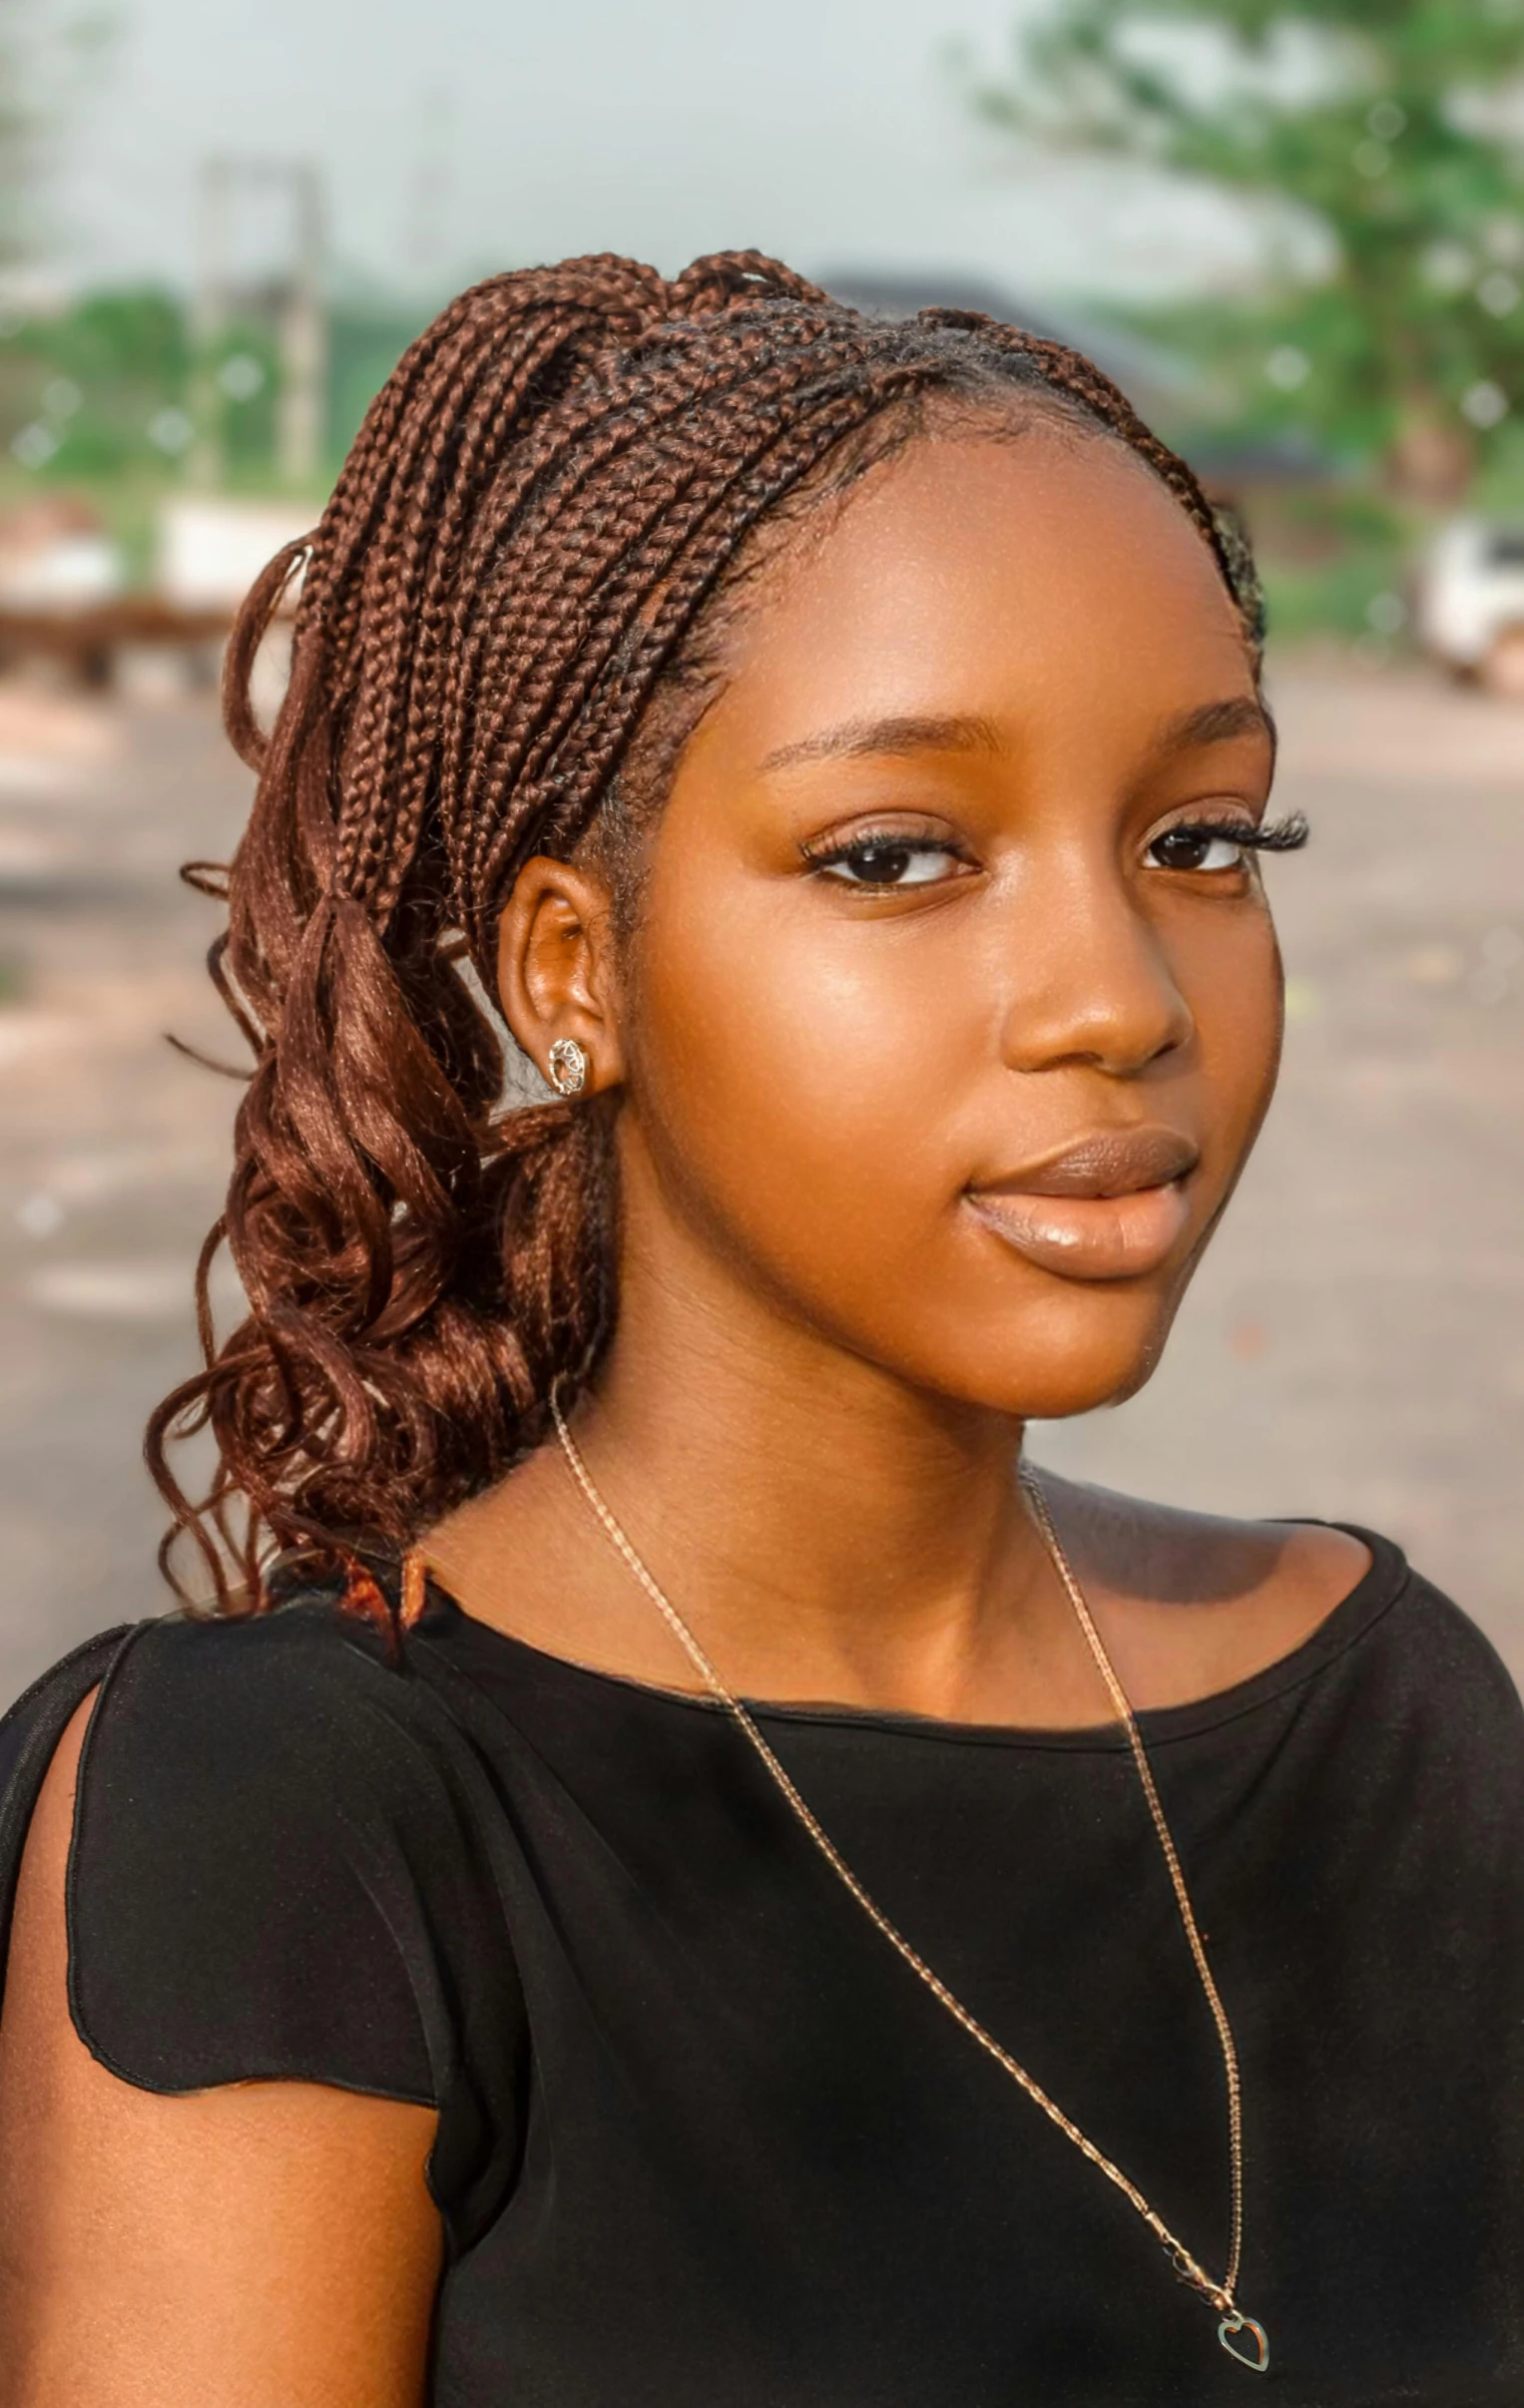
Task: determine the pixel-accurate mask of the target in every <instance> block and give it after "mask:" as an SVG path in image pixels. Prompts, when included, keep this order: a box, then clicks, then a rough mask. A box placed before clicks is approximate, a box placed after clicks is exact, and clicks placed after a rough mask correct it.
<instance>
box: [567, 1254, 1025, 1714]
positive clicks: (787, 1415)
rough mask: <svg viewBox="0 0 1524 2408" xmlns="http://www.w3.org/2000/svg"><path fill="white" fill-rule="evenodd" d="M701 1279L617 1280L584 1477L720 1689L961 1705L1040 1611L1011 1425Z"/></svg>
mask: <svg viewBox="0 0 1524 2408" xmlns="http://www.w3.org/2000/svg"><path fill="white" fill-rule="evenodd" d="M716 1285H718V1282H716V1281H714V1280H712V1279H711V1278H708V1277H706V1275H705V1266H704V1265H703V1264H702V1263H701V1262H695V1261H692V1260H690V1261H688V1262H686V1263H685V1264H684V1265H683V1276H682V1278H681V1279H677V1278H672V1277H665V1278H658V1277H655V1276H642V1275H641V1273H640V1270H639V1268H638V1267H637V1268H636V1269H635V1271H634V1275H632V1276H628V1277H627V1278H626V1281H625V1283H624V1287H623V1290H622V1297H621V1311H620V1322H619V1331H618V1335H617V1337H616V1339H615V1342H614V1344H613V1346H612V1347H611V1350H610V1353H609V1355H608V1357H607V1358H606V1361H605V1363H604V1365H603V1367H602V1370H601V1372H600V1375H599V1377H598V1380H597V1382H596V1383H595V1388H594V1392H593V1395H592V1397H591V1398H590V1399H589V1400H587V1401H586V1402H585V1404H584V1405H583V1407H582V1408H581V1410H580V1412H579V1413H578V1414H577V1415H576V1416H575V1417H574V1418H575V1427H576V1434H577V1442H578V1445H579V1448H580V1449H581V1451H582V1452H583V1454H584V1456H585V1458H586V1461H587V1465H588V1469H589V1471H590V1473H591V1476H592V1478H593V1480H594V1482H595V1483H596V1485H597V1487H598V1489H599V1490H600V1492H601V1493H602V1495H603V1496H604V1498H605V1500H606V1502H607V1503H608V1505H609V1506H610V1507H611V1509H612V1510H613V1512H614V1513H615V1515H616V1516H617V1518H618V1519H619V1521H620V1522H621V1523H622V1524H623V1525H624V1527H625V1529H626V1531H627V1532H628V1534H629V1536H630V1538H631V1540H632V1541H633V1543H634V1545H635V1546H636V1548H637V1549H638V1550H639V1552H640V1553H641V1555H642V1556H643V1558H644V1559H645V1560H646V1561H647V1562H648V1564H649V1565H650V1568H651V1570H652V1572H653V1573H654V1575H655V1576H656V1578H657V1579H658V1580H659V1581H661V1582H662V1584H663V1586H664V1587H666V1588H668V1589H669V1591H670V1593H671V1595H672V1597H673V1602H674V1603H675V1604H676V1605H677V1607H678V1609H679V1611H680V1612H681V1613H683V1615H684V1617H685V1619H687V1620H689V1621H690V1622H691V1623H692V1624H693V1626H694V1628H695V1629H696V1631H697V1632H698V1634H699V1636H700V1638H701V1640H702V1642H703V1644H704V1645H705V1647H706V1648H707V1649H708V1650H709V1651H710V1653H711V1654H712V1656H713V1657H714V1658H715V1660H716V1661H717V1663H719V1664H720V1665H721V1667H722V1669H723V1671H724V1673H725V1676H726V1678H727V1680H728V1681H730V1682H731V1683H732V1685H733V1686H737V1687H739V1688H742V1689H744V1690H748V1691H750V1692H751V1693H752V1694H754V1695H763V1696H773V1697H789V1696H792V1697H804V1698H809V1697H813V1698H833V1699H836V1700H838V1701H841V1702H861V1703H865V1704H878V1705H887V1706H894V1705H899V1706H903V1707H905V1708H907V1709H909V1710H918V1711H924V1712H931V1713H947V1714H955V1713H957V1712H958V1711H960V1710H961V1709H962V1708H963V1706H964V1705H965V1703H966V1700H967V1699H968V1697H969V1696H970V1695H971V1694H974V1693H976V1692H982V1691H983V1690H985V1689H987V1687H988V1679H989V1671H990V1667H991V1663H992V1660H993V1659H994V1658H995V1657H997V1656H999V1655H1000V1654H1001V1653H1002V1652H1003V1651H1004V1650H1005V1649H1006V1648H1008V1646H1009V1639H1010V1631H1011V1626H1012V1623H1013V1620H1016V1621H1027V1620H1033V1619H1035V1620H1038V1621H1044V1620H1048V1619H1051V1604H1052V1599H1051V1589H1052V1582H1051V1575H1050V1574H1049V1571H1048V1567H1047V1562H1046V1557H1045V1554H1044V1552H1043V1549H1042V1546H1041V1543H1040V1541H1039V1540H1038V1539H1037V1537H1036V1535H1035V1533H1034V1532H1033V1530H1032V1527H1031V1524H1030V1520H1029V1518H1028V1516H1027V1515H1026V1513H1025V1511H1024V1510H1023V1506H1022V1501H1021V1496H1020V1489H1019V1485H1018V1479H1017V1471H1018V1465H1019V1459H1020V1451H1021V1441H1022V1425H1021V1424H1020V1422H1018V1421H1014V1420H1012V1419H1011V1418H1010V1417H1009V1416H1007V1415H1003V1414H997V1413H993V1412H990V1411H986V1410H983V1409H980V1408H977V1407H972V1406H962V1405H956V1404H952V1403H949V1402H948V1401H947V1400H946V1399H945V1398H941V1397H937V1396H933V1395H931V1394H929V1393H927V1392H925V1391H921V1390H915V1389H912V1388H909V1387H907V1386H906V1385H905V1384H904V1383H903V1382H901V1381H898V1380H896V1379H893V1378H891V1377H890V1376H889V1375H888V1374H886V1373H884V1372H883V1371H881V1370H880V1369H879V1368H878V1367H876V1366H874V1365H872V1364H870V1363H867V1362H864V1361H863V1360H862V1359H860V1358H859V1357H855V1356H853V1355H850V1354H848V1353H846V1352H845V1351H843V1350H842V1349H840V1348H838V1347H834V1346H832V1345H831V1344H830V1343H829V1342H828V1341H827V1340H826V1339H825V1338H823V1337H820V1336H817V1335H815V1334H814V1333H812V1332H810V1331H809V1330H807V1329H803V1328H801V1327H800V1326H799V1325H798V1324H797V1323H796V1322H787V1323H780V1322H779V1321H778V1320H777V1319H775V1318H773V1317H772V1316H770V1315H769V1314H768V1313H767V1312H766V1310H765V1308H764V1307H763V1306H760V1305H759V1304H758V1302H757V1300H756V1299H755V1297H753V1296H752V1295H749V1294H741V1295H738V1292H737V1290H736V1289H735V1288H733V1287H729V1286H727V1288H726V1292H725V1294H724V1296H723V1297H721V1296H720V1295H718V1294H716V1293H715V1292H713V1290H714V1287H715V1286H716ZM611 1560H613V1561H614V1562H615V1569H616V1571H617V1572H618V1571H619V1570H620V1568H619V1567H618V1564H617V1559H612V1551H611ZM621 1577H622V1578H624V1579H626V1580H628V1577H629V1576H628V1573H621Z"/></svg>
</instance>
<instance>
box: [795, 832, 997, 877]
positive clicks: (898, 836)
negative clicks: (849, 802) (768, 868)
mask: <svg viewBox="0 0 1524 2408" xmlns="http://www.w3.org/2000/svg"><path fill="white" fill-rule="evenodd" d="M874 845H882V846H884V847H886V848H887V847H889V846H897V845H903V846H904V848H905V849H906V851H909V852H934V853H951V855H952V857H953V859H954V860H956V861H966V860H967V858H968V855H967V853H966V852H965V851H964V849H963V847H962V845H960V844H959V843H958V841H957V839H956V837H954V836H949V835H944V834H942V833H940V832H936V831H933V830H932V829H930V828H927V829H924V830H922V829H908V828H902V827H896V828H888V827H865V828H862V829H860V830H859V831H858V833H857V834H856V835H853V836H848V837H846V838H845V839H844V840H842V841H840V842H837V843H828V842H827V843H820V844H814V843H805V844H801V845H800V846H799V851H800V852H801V853H802V854H803V856H804V859H805V860H806V861H807V862H808V863H809V866H810V868H811V869H821V868H824V867H825V865H826V864H827V863H829V862H831V861H849V860H850V859H851V857H852V855H853V854H854V853H861V852H866V851H868V850H869V849H870V848H871V847H872V846H874Z"/></svg>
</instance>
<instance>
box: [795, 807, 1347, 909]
mask: <svg viewBox="0 0 1524 2408" xmlns="http://www.w3.org/2000/svg"><path fill="white" fill-rule="evenodd" d="M1307 834H1308V829H1307V822H1306V820H1305V819H1304V818H1303V816H1302V814H1301V813H1300V812H1299V811H1295V812H1292V813H1291V814H1290V815H1289V816H1288V817H1286V818H1284V819H1270V820H1265V821H1263V822H1262V823H1261V824H1260V825H1259V826H1253V825H1251V824H1250V823H1248V822H1247V821H1244V820H1240V819H1177V820H1176V821H1175V823H1174V824H1173V826H1171V827H1168V828H1163V829H1161V831H1160V836H1156V837H1155V838H1154V839H1153V841H1154V842H1155V843H1156V844H1157V843H1158V842H1159V841H1160V837H1161V836H1196V837H1200V838H1204V839H1206V840H1208V841H1222V842H1224V843H1228V844H1236V845H1239V846H1241V847H1242V848H1243V849H1244V851H1246V852H1258V853H1290V852H1296V851H1297V850H1298V849H1299V848H1300V847H1301V846H1302V845H1303V844H1305V843H1306V840H1307ZM800 849H801V851H802V853H803V856H804V859H805V861H806V862H807V863H808V865H809V867H810V869H812V870H826V869H829V868H831V867H832V866H833V864H835V863H837V862H841V861H850V860H853V859H854V858H856V857H857V856H858V855H860V854H862V853H867V852H875V851H880V852H905V853H946V854H948V855H949V857H950V858H951V859H953V860H955V861H962V862H967V861H968V859H969V855H968V853H967V851H966V850H965V849H964V847H963V846H962V845H960V844H959V843H958V842H957V840H956V839H955V838H954V837H952V836H949V835H946V834H943V833H933V832H932V831H930V830H915V831H911V830H908V829H906V828H902V827H898V828H888V827H881V828H875V827H866V828H862V829H860V830H859V831H858V832H857V833H856V834H855V835H853V836H850V837H846V838H842V839H840V840H838V841H837V842H835V843H829V842H826V843H821V844H805V845H803V846H802V847H801V848H800ZM1186 874H1187V875H1190V874H1191V873H1190V872H1189V871H1188V872H1187V873H1186ZM1213 874H1217V875H1221V874H1222V873H1221V872H1217V873H1213ZM838 882H839V883H840V884H843V885H845V884H847V883H849V881H847V880H845V879H842V880H840V881H838ZM918 882H919V883H928V884H929V883H933V881H929V880H927V881H918ZM900 883H901V881H898V880H894V879H884V880H883V881H882V883H881V885H878V887H877V890H878V891H879V892H881V893H885V894H889V893H893V892H894V891H895V889H896V887H897V886H898V885H899V884H900ZM875 884H876V882H875V881H873V880H871V879H863V880H862V881H861V882H860V884H859V886H858V891H859V893H868V894H871V893H872V892H873V891H874V890H875Z"/></svg>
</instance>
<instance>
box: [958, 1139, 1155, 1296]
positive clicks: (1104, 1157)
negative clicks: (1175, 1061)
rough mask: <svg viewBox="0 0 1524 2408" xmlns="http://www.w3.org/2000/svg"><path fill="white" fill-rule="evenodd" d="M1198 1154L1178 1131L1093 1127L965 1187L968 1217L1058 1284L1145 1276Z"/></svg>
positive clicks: (1151, 1265)
mask: <svg viewBox="0 0 1524 2408" xmlns="http://www.w3.org/2000/svg"><path fill="white" fill-rule="evenodd" d="M1199 1159H1200V1155H1199V1149H1198V1148H1197V1147H1196V1146H1195V1145H1194V1144H1193V1143H1192V1141H1191V1140H1190V1139H1189V1138H1187V1137H1184V1136H1182V1135H1181V1133H1180V1132H1179V1131H1178V1130H1174V1129H1160V1128H1152V1127H1149V1128H1136V1129H1112V1130H1101V1131H1097V1132H1096V1133H1095V1134H1094V1135H1092V1136H1089V1137H1085V1138H1081V1139H1080V1140H1078V1142H1077V1143H1075V1144H1073V1145H1070V1146H1066V1147H1065V1148H1064V1149H1063V1151H1062V1152H1061V1153H1058V1154H1053V1155H1050V1156H1048V1157H1047V1158H1046V1159H1045V1160H1044V1161H1041V1162H1037V1163H1034V1164H1032V1165H1030V1166H1029V1167H1028V1168H1027V1169H1025V1170H1022V1171H1017V1172H1013V1173H1010V1174H1009V1175H1007V1176H1005V1177H1003V1178H998V1179H991V1180H981V1181H979V1182H978V1183H977V1185H975V1186H973V1187H970V1188H969V1189H967V1190H966V1191H965V1194H964V1203H965V1204H966V1205H967V1207H968V1209H969V1210H970V1211H971V1212H972V1213H973V1215H974V1216H975V1218H976V1219H978V1220H980V1221H981V1222H982V1223H983V1224H984V1226H985V1227H986V1228H987V1229H989V1230H990V1231H992V1233H993V1234H994V1235H995V1236H997V1237H999V1238H1002V1239H1003V1240H1004V1242H1005V1243H1006V1244H1007V1245H1009V1246H1011V1247H1012V1248H1014V1250H1015V1251H1016V1252H1017V1253H1019V1254H1022V1255H1024V1256H1025V1257H1026V1259H1027V1260H1028V1261H1029V1262H1032V1263H1035V1264H1036V1265H1037V1266H1038V1267H1039V1268H1040V1269H1043V1270H1048V1271H1055V1272H1057V1273H1058V1274H1059V1276H1060V1277H1063V1278H1068V1279H1136V1278H1145V1277H1147V1276H1148V1274H1149V1273H1150V1272H1151V1271H1156V1270H1158V1269H1160V1268H1161V1266H1162V1265H1163V1264H1164V1263H1165V1262H1166V1261H1167V1260H1168V1259H1169V1257H1170V1255H1171V1254H1172V1253H1173V1252H1174V1251H1175V1249H1176V1247H1177V1246H1178V1245H1179V1243H1180V1240H1181V1238H1182V1237H1183V1236H1184V1234H1185V1231H1186V1227H1187V1224H1188V1222H1189V1220H1190V1216H1191V1207H1190V1204H1189V1201H1188V1199H1187V1196H1186V1182H1187V1181H1188V1180H1189V1179H1190V1176H1191V1174H1192V1172H1193V1171H1194V1170H1195V1169H1196V1166H1197V1163H1198V1161H1199Z"/></svg>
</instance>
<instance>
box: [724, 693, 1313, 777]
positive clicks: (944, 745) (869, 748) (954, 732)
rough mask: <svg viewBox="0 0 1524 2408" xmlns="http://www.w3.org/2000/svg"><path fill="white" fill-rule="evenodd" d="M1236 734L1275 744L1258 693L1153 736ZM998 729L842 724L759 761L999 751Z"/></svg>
mask: <svg viewBox="0 0 1524 2408" xmlns="http://www.w3.org/2000/svg"><path fill="white" fill-rule="evenodd" d="M1240 735H1263V736H1268V737H1269V739H1270V750H1271V752H1272V753H1273V751H1274V749H1275V746H1276V741H1277V738H1276V731H1275V722H1274V721H1273V720H1272V719H1271V717H1270V712H1269V710H1268V709H1267V707H1266V705H1265V704H1264V703H1263V702H1262V701H1261V700H1260V699H1259V697H1258V696H1257V695H1248V694H1243V695H1233V696H1230V697H1229V698H1228V699H1227V700H1225V701H1223V702H1221V703H1199V704H1197V705H1196V706H1195V708H1194V709H1192V710H1190V711H1182V712H1180V713H1178V714H1177V715H1176V717H1175V718H1174V719H1172V720H1168V721H1166V722H1165V725H1164V727H1163V728H1162V729H1161V730H1160V733H1159V735H1158V737H1157V738H1156V744H1155V748H1156V750H1157V751H1158V752H1160V753H1161V754H1165V755H1168V754H1170V753H1173V752H1187V751H1190V750H1192V749H1193V748H1194V747H1195V746H1197V745H1201V744H1221V743H1226V742H1228V741H1230V740H1231V738H1233V737H1234V736H1240ZM1002 749H1003V745H1002V742H1001V737H1000V730H999V729H998V727H996V725H995V724H994V722H993V721H992V720H986V719H977V718H955V719H928V718H918V717H910V716H899V717H895V718H889V719H877V720H843V721H842V722H841V724H840V725H839V726H836V727H822V728H821V729H820V731H819V733H818V734H817V735H804V736H800V737H799V738H798V739H797V741H796V742H794V743H791V744H779V745H777V746H776V748H775V749H774V750H773V751H771V752H769V753H767V754H766V756H765V757H764V759H763V760H762V763H761V768H762V771H763V773H765V772H766V771H768V770H770V769H791V768H794V767H796V766H797V765H798V764H799V763H801V762H803V761H812V760H858V759H864V758H866V757H867V756H868V755H869V754H873V753H876V754H879V755H881V756H882V755H891V756H892V755H895V754H898V755H899V756H901V757H904V756H905V755H908V754H909V753H912V752H999V751H1001V750H1002Z"/></svg>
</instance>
